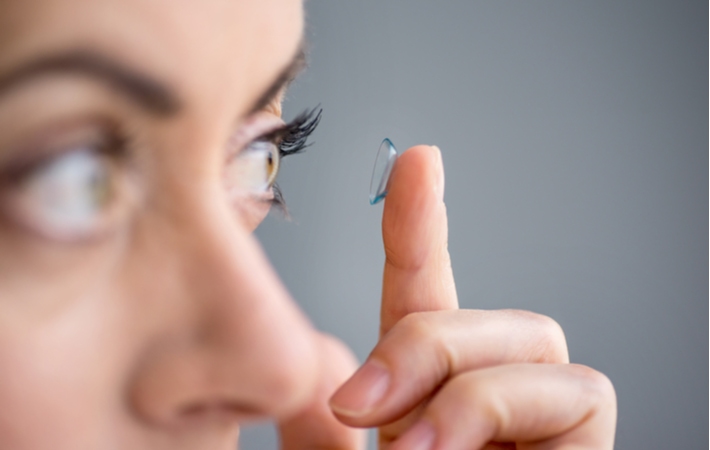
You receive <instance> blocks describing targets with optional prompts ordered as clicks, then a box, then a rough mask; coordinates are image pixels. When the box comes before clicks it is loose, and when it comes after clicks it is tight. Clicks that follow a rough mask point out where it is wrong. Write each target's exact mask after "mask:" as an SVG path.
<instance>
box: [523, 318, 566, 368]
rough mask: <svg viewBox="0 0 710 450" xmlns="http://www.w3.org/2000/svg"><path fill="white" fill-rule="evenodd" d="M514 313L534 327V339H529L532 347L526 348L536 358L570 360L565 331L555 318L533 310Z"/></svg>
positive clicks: (540, 360)
mask: <svg viewBox="0 0 710 450" xmlns="http://www.w3.org/2000/svg"><path fill="white" fill-rule="evenodd" d="M514 313H515V314H516V315H517V316H518V318H519V319H520V320H522V321H524V322H526V323H527V324H528V326H529V327H531V329H532V332H533V335H534V339H531V340H530V341H529V343H530V346H531V347H532V348H528V349H526V350H527V351H528V352H530V353H531V354H532V355H533V357H534V358H536V360H537V362H546V363H567V362H569V355H568V352H567V339H566V338H565V332H564V330H563V329H562V327H561V326H560V324H559V323H558V322H557V321H556V320H555V319H553V318H551V317H549V316H545V315H543V314H538V313H534V312H531V311H515V312H514Z"/></svg>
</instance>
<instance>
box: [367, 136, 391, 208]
mask: <svg viewBox="0 0 710 450" xmlns="http://www.w3.org/2000/svg"><path fill="white" fill-rule="evenodd" d="M396 160H397V149H396V148H394V144H393V143H392V141H390V140H389V139H387V138H385V140H384V141H382V144H380V149H379V150H378V151H377V159H376V160H375V167H374V168H373V169H372V180H371V181H370V204H371V205H374V204H375V203H378V202H379V201H380V200H382V199H383V198H385V197H386V196H387V183H388V182H389V179H390V174H391V173H392V168H393V167H394V162H395V161H396Z"/></svg>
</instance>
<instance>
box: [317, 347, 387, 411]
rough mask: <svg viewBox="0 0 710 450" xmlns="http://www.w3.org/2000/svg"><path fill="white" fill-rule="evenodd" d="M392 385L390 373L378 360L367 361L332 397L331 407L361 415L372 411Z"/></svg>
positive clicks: (335, 409)
mask: <svg viewBox="0 0 710 450" xmlns="http://www.w3.org/2000/svg"><path fill="white" fill-rule="evenodd" d="M389 385H390V374H389V372H388V371H387V369H386V368H385V367H384V366H383V365H382V364H380V363H378V362H376V361H372V360H370V361H367V362H366V363H365V364H363V366H362V367H360V369H358V371H357V372H355V375H353V376H352V378H350V380H348V381H347V382H346V383H345V384H344V385H343V386H342V387H341V388H340V389H338V391H337V392H336V393H335V394H334V395H333V397H331V399H330V407H331V408H332V409H333V411H335V412H337V413H338V414H341V415H344V416H349V417H361V416H364V415H366V414H368V413H370V412H371V411H372V410H373V409H374V408H375V406H376V405H377V403H378V402H379V401H380V400H381V399H382V397H384V395H385V393H386V392H387V388H389Z"/></svg>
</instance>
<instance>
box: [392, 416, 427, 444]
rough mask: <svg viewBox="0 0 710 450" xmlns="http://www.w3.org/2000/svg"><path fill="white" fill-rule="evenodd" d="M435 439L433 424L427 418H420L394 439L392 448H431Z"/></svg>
mask: <svg viewBox="0 0 710 450" xmlns="http://www.w3.org/2000/svg"><path fill="white" fill-rule="evenodd" d="M435 441H436V430H434V425H432V424H431V423H430V422H429V421H428V420H420V421H419V422H417V423H416V424H414V426H412V428H410V429H409V430H407V432H406V433H404V435H403V436H402V437H401V438H399V439H398V440H397V441H396V443H395V444H394V445H393V446H392V450H400V449H401V450H404V449H407V450H432V449H433V448H434V443H435Z"/></svg>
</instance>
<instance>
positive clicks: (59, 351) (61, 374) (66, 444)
mask: <svg viewBox="0 0 710 450" xmlns="http://www.w3.org/2000/svg"><path fill="white" fill-rule="evenodd" d="M92 303H93V304H92V305H89V304H86V305H82V304H76V305H73V307H72V308H70V309H68V310H64V311H63V312H61V313H60V314H57V315H54V316H52V317H50V318H47V317H35V318H34V319H33V320H24V321H16V322H15V323H8V322H7V321H5V320H4V319H5V317H3V320H2V322H0V367H2V368H4V369H7V368H11V369H12V370H4V369H3V370H0V404H2V405H3V406H2V408H0V442H2V443H3V448H87V444H89V446H98V445H99V444H100V443H101V442H102V440H103V439H107V438H108V439H111V438H112V437H111V436H107V433H109V432H110V430H109V429H108V428H107V425H108V423H109V420H107V417H108V416H109V415H110V414H111V411H115V410H117V408H116V404H115V403H116V402H114V401H113V400H112V399H111V395H112V394H111V393H115V392H117V390H118V389H117V383H118V380H117V379H116V376H115V374H117V373H119V372H120V370H119V369H120V368H119V367H117V364H116V360H115V359H114V360H110V359H109V358H110V357H109V356H108V355H112V356H111V357H115V356H116V355H118V354H119V351H118V349H116V348H115V347H116V345H120V344H118V343H119V342H120V340H119V339H112V338H111V337H110V336H107V334H108V333H109V332H108V331H107V329H110V327H107V325H108V324H107V323H106V321H102V320H101V318H102V317H106V316H107V314H106V311H104V312H103V314H101V313H100V312H98V311H96V305H97V304H100V303H101V302H92ZM0 306H5V305H0ZM30 322H32V323H30ZM77 424H81V426H80V427H77ZM102 436H103V437H102ZM5 445H7V446H8V447H5Z"/></svg>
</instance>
